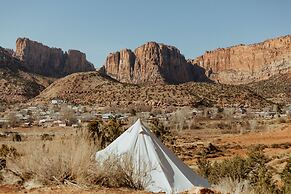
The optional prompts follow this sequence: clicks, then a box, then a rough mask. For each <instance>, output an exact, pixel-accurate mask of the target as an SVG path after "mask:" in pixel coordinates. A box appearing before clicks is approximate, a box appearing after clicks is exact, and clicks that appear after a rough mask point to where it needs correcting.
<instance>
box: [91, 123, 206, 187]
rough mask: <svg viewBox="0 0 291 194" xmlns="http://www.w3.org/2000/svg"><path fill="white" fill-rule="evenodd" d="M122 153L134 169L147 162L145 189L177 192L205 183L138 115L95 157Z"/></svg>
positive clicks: (103, 158)
mask: <svg viewBox="0 0 291 194" xmlns="http://www.w3.org/2000/svg"><path fill="white" fill-rule="evenodd" d="M125 154H127V155H130V156H131V158H132V161H133V162H134V163H135V165H134V168H135V170H136V171H139V170H140V168H142V167H141V166H142V164H143V165H144V164H145V165H147V170H148V175H149V177H148V178H149V182H148V184H147V185H146V188H145V189H146V190H147V191H151V192H166V193H179V192H182V191H187V190H189V189H191V188H193V187H194V186H202V187H209V183H208V181H207V180H205V179H203V178H201V177H200V176H198V175H197V174H196V173H194V172H193V171H192V170H191V169H190V168H189V167H188V166H187V165H186V164H184V163H183V162H182V161H181V160H180V159H179V158H178V157H176V156H175V155H174V153H173V152H171V151H170V150H169V149H168V148H167V147H166V146H165V145H163V144H162V142H161V141H160V140H159V139H158V138H157V137H155V135H154V134H153V133H152V132H151V131H150V130H149V129H147V128H146V127H145V126H144V125H143V124H142V122H141V121H140V120H139V119H138V120H137V121H136V123H135V124H134V125H132V126H131V127H130V128H129V129H127V130H126V131H125V132H124V133H123V134H122V135H121V136H119V137H118V138H117V139H116V140H115V141H113V142H112V143H111V144H110V145H109V146H107V147H106V148H105V149H103V150H101V151H99V152H97V153H96V160H97V161H102V160H105V159H107V158H108V157H110V156H111V155H117V156H122V155H125ZM120 162H122V161H120Z"/></svg>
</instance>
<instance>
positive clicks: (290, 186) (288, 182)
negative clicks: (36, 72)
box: [281, 158, 291, 194]
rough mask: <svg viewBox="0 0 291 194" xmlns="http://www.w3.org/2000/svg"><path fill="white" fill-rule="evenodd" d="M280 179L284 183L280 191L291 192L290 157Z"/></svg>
mask: <svg viewBox="0 0 291 194" xmlns="http://www.w3.org/2000/svg"><path fill="white" fill-rule="evenodd" d="M281 179H282V182H283V184H284V186H283V188H282V192H283V193H286V194H287V193H291V158H290V159H289V161H288V162H287V165H286V166H285V168H284V170H283V171H282V173H281Z"/></svg>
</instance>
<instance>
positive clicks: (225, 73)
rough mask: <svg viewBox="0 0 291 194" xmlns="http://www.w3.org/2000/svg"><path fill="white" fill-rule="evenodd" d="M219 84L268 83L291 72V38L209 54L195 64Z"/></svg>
mask: <svg viewBox="0 0 291 194" xmlns="http://www.w3.org/2000/svg"><path fill="white" fill-rule="evenodd" d="M191 63H192V64H195V65H199V66H201V67H203V68H204V69H205V70H206V71H205V72H206V75H207V76H208V77H209V78H210V79H212V80H215V81H217V82H220V83H226V84H243V83H250V82H253V81H259V80H264V79H268V78H269V77H271V76H273V75H277V74H280V73H286V72H288V71H290V69H291V35H288V36H283V37H279V38H275V39H270V40H266V41H264V42H262V43H257V44H251V45H238V46H234V47H230V48H222V49H217V50H214V51H208V52H206V53H205V54H204V55H202V56H200V57H198V58H196V59H194V60H192V61H191Z"/></svg>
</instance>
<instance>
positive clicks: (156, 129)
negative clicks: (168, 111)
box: [151, 119, 174, 144]
mask: <svg viewBox="0 0 291 194" xmlns="http://www.w3.org/2000/svg"><path fill="white" fill-rule="evenodd" d="M151 125H152V127H151V129H152V132H153V133H154V134H155V136H156V137H157V138H159V139H160V140H161V142H163V143H170V144H174V139H173V138H172V136H171V131H170V129H169V128H168V127H165V126H164V125H163V124H162V123H161V122H160V121H159V120H158V119H153V120H152V121H151Z"/></svg>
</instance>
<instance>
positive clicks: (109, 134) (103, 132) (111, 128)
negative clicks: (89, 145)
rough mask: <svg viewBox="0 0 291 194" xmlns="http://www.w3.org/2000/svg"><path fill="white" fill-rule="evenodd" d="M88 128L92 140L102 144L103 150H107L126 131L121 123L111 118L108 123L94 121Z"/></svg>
mask: <svg viewBox="0 0 291 194" xmlns="http://www.w3.org/2000/svg"><path fill="white" fill-rule="evenodd" d="M87 128H88V132H89V136H90V138H91V139H92V140H93V142H95V143H98V144H100V146H101V148H105V147H106V146H107V145H109V144H110V143H111V142H113V141H114V140H115V139H116V138H117V137H119V136H120V135H121V133H123V131H124V130H123V127H122V123H121V121H120V120H117V119H116V118H111V119H109V121H107V122H103V121H101V120H95V121H92V122H91V123H89V125H88V127H87Z"/></svg>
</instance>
